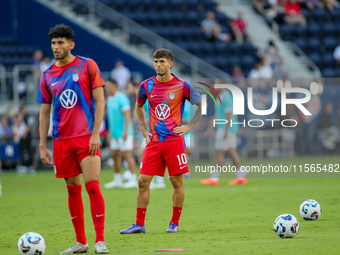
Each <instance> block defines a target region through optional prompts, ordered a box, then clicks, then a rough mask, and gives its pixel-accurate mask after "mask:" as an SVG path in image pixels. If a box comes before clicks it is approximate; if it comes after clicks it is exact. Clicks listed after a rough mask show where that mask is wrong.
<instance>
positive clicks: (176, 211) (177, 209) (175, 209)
mask: <svg viewBox="0 0 340 255" xmlns="http://www.w3.org/2000/svg"><path fill="white" fill-rule="evenodd" d="M172 208H173V211H172V219H171V221H172V222H173V223H175V224H176V225H179V218H180V217H181V213H182V207H176V206H173V207H172Z"/></svg>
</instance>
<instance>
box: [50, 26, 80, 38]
mask: <svg viewBox="0 0 340 255" xmlns="http://www.w3.org/2000/svg"><path fill="white" fill-rule="evenodd" d="M74 36H75V34H74V31H73V30H72V28H70V27H69V26H66V25H65V24H60V25H56V26H55V27H52V28H51V29H50V32H49V33H48V37H49V38H51V39H53V38H58V37H65V38H66V39H67V40H69V41H73V39H74Z"/></svg>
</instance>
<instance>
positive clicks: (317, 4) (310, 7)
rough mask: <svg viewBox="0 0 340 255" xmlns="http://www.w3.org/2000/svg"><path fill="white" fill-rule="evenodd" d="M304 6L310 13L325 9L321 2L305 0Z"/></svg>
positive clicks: (318, 0)
mask: <svg viewBox="0 0 340 255" xmlns="http://www.w3.org/2000/svg"><path fill="white" fill-rule="evenodd" d="M304 4H305V5H306V7H307V8H308V10H310V11H312V12H313V11H314V10H315V9H323V8H325V5H324V3H323V2H322V1H320V0H306V1H305V2H304Z"/></svg>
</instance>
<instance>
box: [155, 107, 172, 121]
mask: <svg viewBox="0 0 340 255" xmlns="http://www.w3.org/2000/svg"><path fill="white" fill-rule="evenodd" d="M155 113H156V116H157V118H158V119H160V120H165V119H166V118H168V117H169V115H170V107H169V106H167V105H166V104H159V105H157V106H156V109H155Z"/></svg>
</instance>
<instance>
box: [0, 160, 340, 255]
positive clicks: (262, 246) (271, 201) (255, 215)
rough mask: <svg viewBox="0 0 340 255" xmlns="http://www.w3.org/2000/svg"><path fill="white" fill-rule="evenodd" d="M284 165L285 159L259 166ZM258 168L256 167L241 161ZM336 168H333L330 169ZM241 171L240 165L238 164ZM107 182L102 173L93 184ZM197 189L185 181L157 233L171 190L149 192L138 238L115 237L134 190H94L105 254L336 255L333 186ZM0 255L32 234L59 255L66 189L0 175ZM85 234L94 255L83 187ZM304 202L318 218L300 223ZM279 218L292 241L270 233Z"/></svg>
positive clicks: (291, 182) (58, 183) (128, 219)
mask: <svg viewBox="0 0 340 255" xmlns="http://www.w3.org/2000/svg"><path fill="white" fill-rule="evenodd" d="M336 161H338V158H337V157H323V158H318V157H311V158H306V157H305V158H297V159H294V162H297V164H299V163H301V164H304V163H324V162H325V163H329V162H336ZM266 162H271V163H273V164H276V163H277V164H281V163H286V162H287V159H282V160H271V161H268V160H267V161H266ZM248 163H249V164H260V163H263V161H261V162H260V161H258V162H257V161H248ZM337 163H339V162H337ZM244 164H247V162H244ZM111 180H112V171H111V170H109V169H103V170H102V173H101V180H100V181H101V185H103V184H104V183H105V182H108V181H111ZM229 180H230V179H221V180H220V185H219V186H216V187H203V186H201V185H200V184H199V179H195V178H191V179H188V180H185V183H184V185H185V196H186V197H185V201H184V206H183V212H182V217H181V220H180V226H179V231H180V232H178V233H174V234H168V233H166V232H165V230H166V228H167V226H168V224H169V221H170V219H171V215H172V202H171V196H172V187H171V184H170V182H169V181H168V180H166V184H167V187H166V188H165V189H164V190H152V191H151V200H150V204H149V206H148V211H147V216H146V233H145V234H133V235H120V234H119V230H120V229H123V228H127V227H130V226H131V224H132V223H133V222H134V221H135V213H136V193H137V190H136V189H130V190H127V189H110V190H107V189H105V188H102V191H103V195H104V198H105V202H106V229H105V236H106V242H107V243H108V248H109V250H110V254H152V253H154V250H159V249H185V251H182V252H181V253H183V254H204V253H210V254H327V255H328V254H339V250H340V245H339V241H338V240H339V233H340V201H339V194H340V179H314V178H313V179H302V178H300V179H298V178H296V179H274V178H272V179H258V178H250V179H249V180H248V184H247V185H245V186H233V187H230V186H228V185H227V181H229ZM0 181H1V183H2V186H3V196H2V197H0V215H1V216H0V240H1V241H0V254H1V255H15V254H18V252H17V250H16V249H17V248H16V245H17V241H18V239H19V237H20V236H21V235H23V234H24V233H26V232H29V231H33V232H38V233H40V234H41V235H42V236H43V237H44V238H45V241H46V244H47V248H46V253H45V254H47V255H49V254H59V252H60V251H62V250H65V249H66V248H68V247H69V245H70V244H71V243H73V242H75V236H74V232H73V227H72V223H71V220H70V215H69V211H68V208H67V190H66V188H65V184H64V181H63V180H58V179H56V178H55V177H54V174H53V171H41V172H38V173H37V175H35V176H32V175H29V174H28V175H26V176H18V175H17V174H15V173H14V172H3V173H2V174H1V175H0ZM83 199H84V207H85V225H86V226H85V227H86V234H87V240H88V243H89V245H90V253H89V254H94V240H95V235H94V229H93V224H92V220H91V214H90V204H89V199H88V195H87V193H86V190H85V188H84V187H83ZM306 199H315V200H317V201H318V202H319V203H320V205H321V208H322V214H321V217H320V219H318V220H316V221H304V220H303V219H302V218H301V217H300V214H299V206H300V204H301V202H303V201H304V200H306ZM283 213H291V214H293V215H295V216H296V217H297V218H298V220H299V222H300V230H299V233H298V235H297V236H296V237H295V238H292V239H281V238H279V237H278V236H277V235H276V234H275V233H274V231H273V222H274V220H275V218H276V217H277V216H278V215H280V214H283Z"/></svg>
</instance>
